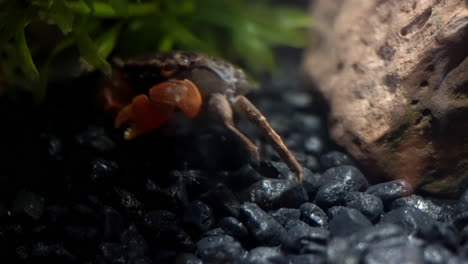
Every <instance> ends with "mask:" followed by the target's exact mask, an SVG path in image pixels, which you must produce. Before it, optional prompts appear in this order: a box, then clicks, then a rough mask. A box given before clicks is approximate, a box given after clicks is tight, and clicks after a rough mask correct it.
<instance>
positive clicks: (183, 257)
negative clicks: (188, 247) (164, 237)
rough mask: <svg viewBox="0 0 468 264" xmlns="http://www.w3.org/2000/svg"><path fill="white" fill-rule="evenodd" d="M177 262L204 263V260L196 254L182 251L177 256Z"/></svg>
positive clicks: (186, 263) (176, 263)
mask: <svg viewBox="0 0 468 264" xmlns="http://www.w3.org/2000/svg"><path fill="white" fill-rule="evenodd" d="M175 264H203V262H202V261H201V259H199V258H198V257H197V256H195V255H194V254H191V253H182V254H180V255H178V256H177V257H176V261H175Z"/></svg>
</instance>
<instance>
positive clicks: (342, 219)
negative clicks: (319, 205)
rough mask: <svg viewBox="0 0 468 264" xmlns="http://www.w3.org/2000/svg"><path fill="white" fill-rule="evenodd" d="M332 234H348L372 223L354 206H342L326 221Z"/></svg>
mask: <svg viewBox="0 0 468 264" xmlns="http://www.w3.org/2000/svg"><path fill="white" fill-rule="evenodd" d="M328 226H329V227H330V233H331V234H332V236H344V237H346V236H349V235H351V234H353V233H356V232H358V231H360V230H362V229H365V228H369V227H371V226H372V223H371V222H370V221H369V219H367V217H365V216H364V215H363V214H362V213H361V212H359V211H358V210H356V209H354V208H346V207H343V208H342V210H339V211H338V212H337V213H335V214H334V215H333V217H332V218H331V219H330V221H329V222H328Z"/></svg>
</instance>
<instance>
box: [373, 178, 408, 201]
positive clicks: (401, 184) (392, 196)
mask: <svg viewBox="0 0 468 264" xmlns="http://www.w3.org/2000/svg"><path fill="white" fill-rule="evenodd" d="M413 192H414V190H413V187H412V186H411V185H410V184H409V183H408V182H407V181H405V180H393V181H389V182H384V183H379V184H376V185H373V186H370V187H369V188H368V189H367V190H366V193H369V194H373V195H375V196H377V197H379V198H380V199H382V202H383V203H384V205H385V206H389V205H390V204H391V203H392V202H393V201H394V200H396V199H398V198H401V197H406V196H410V195H411V194H413Z"/></svg>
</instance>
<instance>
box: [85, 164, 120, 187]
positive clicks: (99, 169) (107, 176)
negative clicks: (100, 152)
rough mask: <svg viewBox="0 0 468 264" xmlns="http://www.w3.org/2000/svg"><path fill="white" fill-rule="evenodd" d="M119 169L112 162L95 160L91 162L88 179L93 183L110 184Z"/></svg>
mask: <svg viewBox="0 0 468 264" xmlns="http://www.w3.org/2000/svg"><path fill="white" fill-rule="evenodd" d="M118 169H119V166H118V164H117V163H116V162H115V161H112V160H105V159H95V160H93V161H92V162H91V173H90V175H89V177H90V179H91V181H92V182H94V183H106V184H109V183H111V182H112V181H113V180H114V179H113V178H114V177H115V175H116V173H117V171H118Z"/></svg>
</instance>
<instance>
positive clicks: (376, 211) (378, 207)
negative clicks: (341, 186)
mask: <svg viewBox="0 0 468 264" xmlns="http://www.w3.org/2000/svg"><path fill="white" fill-rule="evenodd" d="M345 201H346V206H347V207H349V208H354V209H357V210H359V211H360V212H361V213H362V214H363V215H365V216H367V218H369V220H371V221H372V222H373V223H375V222H376V221H378V220H379V218H380V216H381V215H382V214H383V211H384V207H383V203H382V200H380V198H379V197H377V196H375V195H372V194H368V193H361V192H350V193H348V194H347V195H346V196H345Z"/></svg>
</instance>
